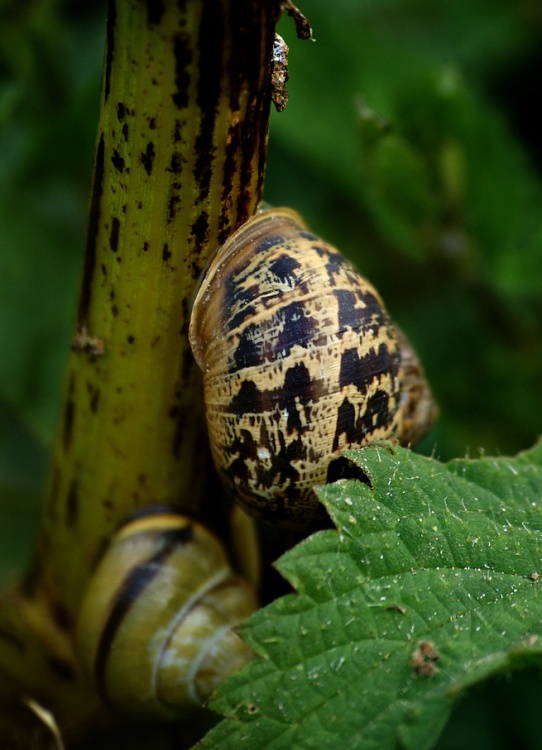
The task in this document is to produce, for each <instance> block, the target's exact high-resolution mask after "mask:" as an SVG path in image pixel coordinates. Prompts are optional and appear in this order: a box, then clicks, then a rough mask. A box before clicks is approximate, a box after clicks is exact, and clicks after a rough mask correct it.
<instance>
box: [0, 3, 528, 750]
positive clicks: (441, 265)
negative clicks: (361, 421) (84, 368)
mask: <svg viewBox="0 0 542 750" xmlns="http://www.w3.org/2000/svg"><path fill="white" fill-rule="evenodd" d="M301 7H302V10H303V12H304V13H306V15H307V16H308V17H309V19H310V21H311V23H312V26H313V29H314V37H315V39H316V42H309V41H305V42H302V41H298V40H297V39H296V38H295V31H294V26H293V23H292V22H291V19H288V18H284V19H282V20H281V22H280V28H279V31H280V33H281V34H282V35H283V36H284V37H285V39H286V41H287V42H288V44H289V45H290V75H291V80H290V83H289V92H290V102H289V104H288V107H287V109H286V111H285V112H283V113H281V114H278V113H274V114H273V116H272V122H271V132H270V149H269V161H268V170H267V178H266V195H265V197H266V200H267V201H268V202H270V203H272V204H274V205H291V206H293V207H295V208H297V209H298V210H299V211H300V212H301V213H302V214H303V215H304V216H305V218H306V220H307V221H308V223H309V224H310V225H311V227H312V228H313V230H315V231H317V232H319V233H320V234H322V235H323V236H325V237H326V239H328V240H330V241H331V242H333V243H334V244H336V245H337V246H338V247H340V248H341V249H342V250H343V252H345V253H346V254H347V255H349V256H350V257H351V258H352V259H354V260H355V262H356V263H357V265H358V267H359V268H360V269H361V270H362V272H364V273H365V274H366V275H367V276H368V277H369V278H371V280H372V281H373V282H374V283H375V285H376V286H377V288H378V289H379V290H380V292H381V293H382V295H383V297H384V299H385V301H386V304H387V306H388V308H389V310H390V312H391V314H392V316H393V317H394V318H395V320H396V321H397V322H398V323H399V325H400V326H401V327H402V328H403V329H404V330H405V331H406V332H407V333H408V335H409V336H410V338H411V339H412V341H413V342H414V344H415V345H416V348H417V349H418V351H419V353H420V355H421V358H422V360H423V362H424V364H425V367H426V370H427V373H428V376H429V380H430V382H431V383H432V385H433V388H434V391H435V393H436V396H437V399H438V401H439V404H440V409H441V417H440V420H439V423H438V425H437V426H436V427H435V428H434V429H433V431H432V433H431V434H430V435H429V436H428V437H427V438H426V439H425V440H424V441H423V443H422V444H421V446H420V449H421V450H423V451H424V452H428V453H430V452H434V453H435V455H437V456H438V457H440V458H442V459H447V458H450V457H453V456H462V455H465V453H469V452H470V453H471V454H477V453H478V451H485V452H486V453H499V454H504V453H515V452H516V451H518V450H520V449H523V448H527V447H528V446H530V445H531V444H532V443H533V442H534V440H535V438H536V436H537V435H538V434H539V433H540V432H541V431H542V430H541V414H542V409H541V406H540V404H541V400H542V399H541V396H542V346H541V341H542V211H541V206H542V175H541V168H542V147H541V142H540V140H539V133H540V123H539V117H540V115H539V114H538V111H537V107H536V103H535V102H536V99H535V92H536V90H537V85H538V81H539V80H540V73H541V69H542V53H541V52H540V38H541V34H542V5H541V4H540V2H539V0H517V1H516V2H512V0H454V2H451V3H435V2H433V0H408V2H407V0H378V2H377V0H335V2H332V3H331V2H329V1H328V0H305V2H304V3H302V6H301ZM104 25H105V1H104V0H100V2H98V0H85V1H81V2H77V3H75V2H68V0H64V1H61V0H25V1H24V2H21V1H20V0H0V492H1V493H2V507H1V510H0V514H1V515H0V582H1V581H2V580H3V579H5V578H7V577H8V576H9V575H10V574H11V571H12V570H13V569H15V568H16V567H17V566H19V565H21V564H23V563H24V560H25V559H26V558H27V556H28V553H29V550H30V548H31V544H32V539H33V535H34V533H35V528H36V525H37V523H38V520H39V501H40V493H41V491H42V488H43V484H44V482H45V480H46V475H47V463H48V455H49V450H50V447H51V444H52V439H53V435H54V430H55V423H56V417H57V411H58V406H59V399H60V392H61V386H62V374H63V368H64V363H65V359H66V354H67V342H68V341H69V338H70V333H71V325H72V320H73V315H74V305H75V299H76V295H77V284H78V278H79V272H80V267H81V259H82V252H83V247H84V235H85V223H86V207H87V200H88V192H89V187H90V177H91V166H92V153H93V147H94V138H95V131H96V122H97V116H98V103H99V86H100V75H101V63H102V52H103V39H104ZM528 684H530V682H528ZM484 700H485V698H484ZM466 703H468V702H466ZM483 705H484V706H485V705H486V703H484V704H483ZM481 711H482V713H481V715H482V716H484V717H490V716H493V719H491V718H487V721H488V722H489V724H488V726H489V725H490V724H491V721H493V720H494V714H492V712H491V711H489V710H488V711H486V710H485V709H483V710H481ZM466 726H467V731H471V730H468V727H469V726H470V725H469V722H468V720H467V721H466ZM482 734H483V730H477V734H476V736H477V737H478V736H481V735H482ZM486 734H488V736H491V737H494V734H495V733H493V732H492V730H488V733H486ZM497 736H498V733H497ZM503 736H504V735H503ZM454 741H455V740H454V739H453V738H452V739H451V740H450V743H451V744H448V745H446V746H447V747H454V746H456V747H460V746H462V747H465V746H467V745H465V744H463V745H461V744H458V745H454V744H453V743H454ZM497 741H498V740H497V739H494V741H492V743H490V744H489V745H487V747H497V746H498V745H497V744H495V743H496V742H497ZM525 742H526V744H524V746H525V747H534V746H535V745H534V744H530V743H529V742H528V741H527V740H526V741H525ZM468 744H471V743H468ZM477 744H478V745H479V746H480V747H481V746H482V743H481V742H480V743H477ZM539 744H540V743H539ZM485 746H486V745H484V747H485ZM504 746H506V744H505V745H503V747H504Z"/></svg>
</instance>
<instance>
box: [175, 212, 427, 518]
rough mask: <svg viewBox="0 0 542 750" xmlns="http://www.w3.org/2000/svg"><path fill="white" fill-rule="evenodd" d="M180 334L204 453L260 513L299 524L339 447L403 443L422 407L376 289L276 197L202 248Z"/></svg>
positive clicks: (422, 426)
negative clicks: (200, 396) (203, 422)
mask: <svg viewBox="0 0 542 750" xmlns="http://www.w3.org/2000/svg"><path fill="white" fill-rule="evenodd" d="M189 338H190V343H191V346H192V350H193V353H194V356H195V359H196V361H197V363H198V365H199V367H200V368H201V370H202V372H203V388H204V399H205V404H206V414H207V425H208V432H209V440H210V446H211V452H212V455H213V460H214V463H215V466H216V468H217V470H218V472H219V474H220V475H221V477H222V480H223V482H224V484H225V486H226V488H227V490H228V491H229V493H230V494H231V495H232V496H233V497H234V498H235V499H237V501H238V502H240V503H241V505H242V506H243V507H244V508H245V509H246V510H247V511H248V512H249V513H251V514H252V515H254V516H256V517H257V518H259V519H260V520H263V521H267V522H270V523H273V524H275V525H277V524H278V525H281V524H282V525H283V526H285V527H286V526H290V527H298V528H299V527H307V526H308V525H309V524H310V523H311V522H313V521H315V519H318V518H319V517H321V514H323V513H324V511H323V509H322V508H321V506H320V505H319V503H318V500H317V497H316V494H315V493H314V491H313V487H314V486H315V485H318V484H324V483H326V481H332V480H333V479H334V478H337V476H340V470H339V469H340V466H341V465H342V464H344V463H345V462H346V459H345V458H344V457H343V458H342V459H341V453H342V451H343V450H344V449H345V448H358V447H362V446H364V445H366V444H367V443H369V442H371V441H374V440H378V439H392V440H395V441H398V442H400V443H402V444H406V445H408V444H411V443H414V442H415V441H416V440H418V439H419V438H420V437H421V436H422V435H423V434H425V432H426V431H427V430H428V429H429V427H430V425H431V423H432V421H433V419H434V417H435V414H436V408H435V405H434V403H433V400H432V397H431V394H430V391H429V387H428V385H427V383H426V381H425V378H424V375H423V371H422V368H421V365H420V363H419V361H418V358H417V356H416V354H415V352H414V350H413V349H412V346H411V345H410V343H409V342H408V340H407V339H406V337H405V336H404V334H402V333H401V332H400V331H399V330H398V329H397V328H396V327H395V326H394V325H393V323H392V322H391V320H390V318H389V316H388V313H387V312H386V310H385V308H384V304H383V302H382V300H381V298H380V296H379V295H378V292H377V291H376V290H375V289H374V288H373V287H372V286H371V284H370V283H369V282H368V281H367V280H366V279H364V278H363V277H362V276H361V275H360V274H359V273H358V272H357V271H356V270H355V269H354V267H353V266H352V264H351V263H350V262H349V261H348V260H347V259H346V258H344V257H343V256H342V255H341V254H340V253H339V251H338V250H336V249H335V248H334V247H332V246H331V245H329V244H327V243H326V242H324V241H323V240H321V239H320V238H318V237H317V236H315V235H314V234H312V233H311V232H310V231H309V230H308V229H307V227H306V225H305V223H304V221H303V219H302V218H301V217H300V216H299V215H298V214H297V213H296V212H294V211H292V210H290V209H288V208H276V209H269V210H265V211H262V212H260V213H257V214H256V215H255V216H253V217H252V218H251V219H249V220H248V221H247V222H246V223H245V224H243V225H242V226H241V227H240V229H238V230H237V231H236V232H235V233H234V234H232V235H231V236H230V237H229V239H228V240H227V241H226V243H225V244H224V245H223V246H222V248H220V250H219V251H218V253H217V254H216V256H215V257H214V258H213V260H212V262H211V264H210V266H209V269H208V271H207V273H206V275H205V277H204V278H203V281H202V284H201V286H200V289H199V291H198V293H197V295H196V297H195V300H194V305H193V309H192V315H191V321H190V328H189Z"/></svg>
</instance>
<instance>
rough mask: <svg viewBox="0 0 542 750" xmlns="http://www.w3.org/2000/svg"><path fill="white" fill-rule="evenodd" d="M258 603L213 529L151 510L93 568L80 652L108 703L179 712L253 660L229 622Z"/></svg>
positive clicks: (158, 713) (161, 713) (145, 712)
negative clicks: (235, 571) (232, 568)
mask: <svg viewBox="0 0 542 750" xmlns="http://www.w3.org/2000/svg"><path fill="white" fill-rule="evenodd" d="M257 606H258V604H257V601H256V598H255V596H254V594H253V593H252V592H251V590H250V589H249V587H248V585H246V584H245V583H244V581H242V580H241V579H240V578H239V577H238V576H236V575H235V574H234V573H233V572H232V570H231V567H230V565H229V562H228V560H227V558H226V554H225V551H224V549H223V547H222V545H221V543H220V542H219V541H218V539H216V538H215V537H214V535H212V534H211V533H210V532H208V531H207V530H206V529H205V528H204V527H203V526H202V525H201V524H199V523H197V522H195V521H193V520H192V519H189V518H187V517H186V516H183V515H181V514H180V513H177V512H173V511H172V512H164V513H152V514H151V515H148V516H143V517H141V518H137V519H135V520H132V521H131V522H129V523H127V525H126V526H123V527H122V528H121V529H120V530H119V531H118V533H117V534H116V535H115V536H114V537H113V539H112V541H111V544H110V546H109V547H108V549H107V551H106V552H105V554H104V556H103V557H102V559H101V561H100V563H99V564H98V567H97V569H96V571H95V572H94V575H93V577H92V579H91V581H90V584H89V587H88V590H87V592H86V594H85V597H84V600H83V605H82V608H81V611H80V615H79V620H78V628H77V646H78V653H79V654H80V655H81V659H82V661H83V663H84V664H85V665H86V666H87V669H88V670H89V672H90V673H91V676H92V677H93V679H94V682H95V683H96V686H97V688H98V690H99V692H100V693H101V695H102V697H103V699H104V701H105V702H106V703H107V704H109V705H112V706H114V707H116V708H119V709H120V710H122V711H124V712H126V713H130V714H136V715H140V716H148V717H152V718H159V717H162V718H175V717H179V716H182V715H184V714H185V713H186V712H187V711H189V710H194V708H195V707H196V706H201V704H202V703H203V702H204V701H205V700H206V699H207V698H208V697H209V695H210V693H211V692H212V691H213V690H214V689H215V688H216V687H217V686H218V685H219V684H220V683H221V682H223V681H224V680H225V678H226V677H227V676H228V674H229V673H230V671H233V669H235V668H239V667H240V666H242V665H243V664H244V663H246V662H247V661H248V660H249V659H250V657H251V652H250V650H249V648H248V647H247V646H246V644H244V643H243V642H242V641H241V639H240V638H239V637H238V636H237V635H236V634H235V633H234V632H233V631H232V627H234V626H235V625H237V624H239V623H240V622H241V621H242V620H244V619H246V617H248V615H249V614H251V613H252V612H253V611H255V609H256V608H257ZM224 670H225V671H224Z"/></svg>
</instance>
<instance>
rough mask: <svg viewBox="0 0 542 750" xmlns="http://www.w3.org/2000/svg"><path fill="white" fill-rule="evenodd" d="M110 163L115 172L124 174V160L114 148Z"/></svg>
mask: <svg viewBox="0 0 542 750" xmlns="http://www.w3.org/2000/svg"><path fill="white" fill-rule="evenodd" d="M111 161H112V163H113V166H114V167H115V169H116V170H117V172H121V173H122V172H124V159H123V158H122V156H120V154H119V152H118V151H117V149H116V148H114V149H113V156H112V157H111Z"/></svg>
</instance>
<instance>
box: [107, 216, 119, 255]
mask: <svg viewBox="0 0 542 750" xmlns="http://www.w3.org/2000/svg"><path fill="white" fill-rule="evenodd" d="M119 231H120V221H119V220H118V219H117V217H116V216H114V217H113V221H112V222H111V234H110V235H109V247H110V248H111V250H112V251H113V252H114V253H116V252H117V249H118V246H119Z"/></svg>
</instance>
